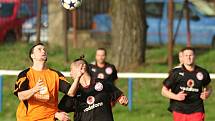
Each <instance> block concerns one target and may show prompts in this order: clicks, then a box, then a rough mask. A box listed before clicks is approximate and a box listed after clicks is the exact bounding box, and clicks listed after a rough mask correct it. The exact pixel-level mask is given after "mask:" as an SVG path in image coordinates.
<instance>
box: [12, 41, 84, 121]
mask: <svg viewBox="0 0 215 121" xmlns="http://www.w3.org/2000/svg"><path fill="white" fill-rule="evenodd" d="M29 57H30V59H31V60H32V62H33V65H32V66H31V67H29V68H27V69H25V70H24V71H22V72H21V73H20V74H19V75H18V79H17V81H16V83H15V90H14V94H15V95H16V96H17V97H18V98H19V100H20V104H19V106H18V108H17V114H16V116H17V121H54V120H55V118H57V119H59V120H69V116H68V115H67V114H66V113H65V112H60V111H58V91H60V92H63V93H65V94H67V95H70V96H74V95H75V93H74V92H75V90H76V88H74V87H76V85H77V84H78V81H79V78H80V76H81V75H82V74H81V68H82V67H78V69H77V70H79V73H78V72H77V77H76V78H75V79H74V83H73V84H72V86H71V85H70V83H69V82H67V81H66V78H65V77H64V76H63V74H61V73H60V72H58V71H56V70H54V69H51V68H48V67H47V66H46V61H47V51H46V48H45V46H44V45H43V44H42V43H38V44H36V45H34V46H33V47H32V48H31V49H30V52H29ZM78 74H79V75H78Z"/></svg>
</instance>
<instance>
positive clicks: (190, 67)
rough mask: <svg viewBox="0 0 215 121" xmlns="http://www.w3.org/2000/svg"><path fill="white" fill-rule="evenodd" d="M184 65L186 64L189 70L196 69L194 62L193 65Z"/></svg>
mask: <svg viewBox="0 0 215 121" xmlns="http://www.w3.org/2000/svg"><path fill="white" fill-rule="evenodd" d="M184 66H185V68H186V69H187V70H188V71H194V69H195V65H194V64H192V65H185V64H184Z"/></svg>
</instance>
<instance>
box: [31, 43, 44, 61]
mask: <svg viewBox="0 0 215 121" xmlns="http://www.w3.org/2000/svg"><path fill="white" fill-rule="evenodd" d="M38 45H42V46H45V45H44V44H43V43H37V44H35V45H33V46H32V47H31V48H30V51H29V55H28V56H29V58H30V59H31V61H32V62H33V59H32V58H31V54H33V52H34V48H35V47H36V46H38Z"/></svg>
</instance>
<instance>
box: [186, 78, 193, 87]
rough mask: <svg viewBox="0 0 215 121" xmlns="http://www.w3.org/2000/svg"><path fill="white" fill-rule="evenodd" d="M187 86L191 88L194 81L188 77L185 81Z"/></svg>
mask: <svg viewBox="0 0 215 121" xmlns="http://www.w3.org/2000/svg"><path fill="white" fill-rule="evenodd" d="M187 86H188V87H190V88H192V87H193V86H194V81H193V80H192V79H189V80H188V81H187Z"/></svg>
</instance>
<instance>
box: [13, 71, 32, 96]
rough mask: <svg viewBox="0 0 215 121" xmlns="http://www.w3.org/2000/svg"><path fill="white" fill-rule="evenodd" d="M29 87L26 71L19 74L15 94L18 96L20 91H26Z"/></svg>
mask: <svg viewBox="0 0 215 121" xmlns="http://www.w3.org/2000/svg"><path fill="white" fill-rule="evenodd" d="M28 89H29V80H28V78H27V77H26V74H25V73H24V72H21V73H20V74H19V75H18V78H17V80H16V83H15V89H14V92H13V93H14V95H16V96H18V92H21V91H25V90H28Z"/></svg>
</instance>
